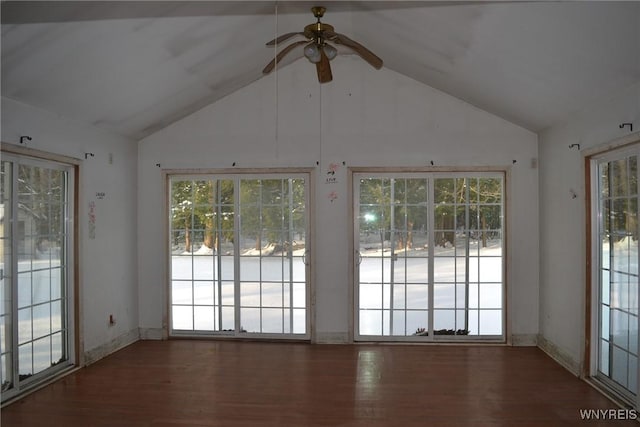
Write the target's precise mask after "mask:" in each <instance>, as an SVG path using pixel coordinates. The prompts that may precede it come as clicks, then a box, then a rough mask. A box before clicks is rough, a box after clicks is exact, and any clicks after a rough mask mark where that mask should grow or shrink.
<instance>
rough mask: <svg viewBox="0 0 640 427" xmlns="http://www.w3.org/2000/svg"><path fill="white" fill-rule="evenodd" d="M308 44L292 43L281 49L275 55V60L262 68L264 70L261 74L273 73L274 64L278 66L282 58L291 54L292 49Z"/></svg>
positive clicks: (302, 42)
mask: <svg viewBox="0 0 640 427" xmlns="http://www.w3.org/2000/svg"><path fill="white" fill-rule="evenodd" d="M306 43H308V41H307V40H300V41H297V42H294V43H291V44H290V45H289V46H287V47H285V48H284V49H282V50H281V51H280V52H278V54H277V55H276V57H275V58H273V59H272V60H271V61H270V62H269V63H268V64H267V66H266V67H264V70H262V72H263V73H264V74H269V73H270V72H271V71H273V69H274V68H275V66H276V64H278V63H279V62H280V61H281V60H282V58H284V56H285V55H286V54H287V53H289V52H291V51H292V50H293V49H295V48H296V47H297V46H300V45H301V44H306Z"/></svg>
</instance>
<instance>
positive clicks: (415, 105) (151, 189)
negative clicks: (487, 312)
mask: <svg viewBox="0 0 640 427" xmlns="http://www.w3.org/2000/svg"><path fill="white" fill-rule="evenodd" d="M332 67H333V75H334V81H333V82H332V83H329V84H327V85H323V86H321V87H320V86H319V85H318V82H317V80H316V73H315V70H314V67H313V66H312V65H311V64H309V63H308V62H306V61H304V60H300V61H297V62H295V63H293V64H292V65H290V66H288V67H285V68H283V69H281V70H280V71H279V74H278V76H277V82H278V84H277V91H276V77H275V76H274V75H270V76H267V77H265V78H263V79H260V80H258V81H257V82H255V83H253V84H252V85H250V86H248V87H245V88H244V89H242V90H240V91H238V92H236V93H234V94H232V95H230V96H228V97H226V98H224V99H222V100H221V101H219V102H217V103H215V104H213V105H210V106H208V107H206V108H204V109H202V110H200V111H198V112H196V113H195V114H193V115H191V116H189V117H187V118H185V119H183V120H181V121H179V122H177V123H174V124H173V125H172V126H170V127H168V128H166V129H164V130H162V131H160V132H158V133H156V134H154V135H151V136H149V137H147V138H145V139H144V140H142V141H141V142H140V144H139V154H138V161H139V164H138V177H139V181H138V183H139V204H138V227H139V231H138V232H139V234H138V239H139V241H140V242H141V245H140V250H139V252H138V260H139V286H140V290H139V292H140V296H139V300H140V326H141V331H142V336H143V337H149V338H153V337H155V338H158V337H161V336H162V335H163V331H162V328H163V319H166V305H167V301H166V298H167V281H166V277H165V269H166V254H165V253H164V249H163V248H164V247H165V246H164V242H163V238H164V237H163V236H165V231H164V227H165V223H164V221H163V212H164V211H166V208H165V206H164V193H163V192H164V187H163V181H162V171H161V169H176V168H230V167H232V164H233V163H234V162H235V163H236V167H237V168H253V167H316V162H317V161H319V162H320V166H318V167H316V174H317V175H316V177H317V181H316V182H317V191H316V197H315V201H314V202H315V231H316V241H315V245H314V247H313V250H314V252H315V263H316V264H315V267H316V268H315V273H316V274H315V286H316V288H315V289H316V303H317V307H316V332H317V335H316V339H317V340H318V341H338V342H340V341H346V340H347V339H348V338H347V337H348V336H349V335H348V332H349V320H350V316H351V315H352V314H351V313H352V310H351V305H350V301H349V286H350V279H349V274H348V266H349V264H348V263H349V258H350V253H349V250H348V239H349V222H350V219H349V216H348V203H349V201H348V200H347V196H348V189H347V174H346V168H342V169H341V170H340V171H339V173H338V175H337V178H338V181H339V182H338V184H336V185H332V186H327V185H325V184H324V175H325V173H326V168H327V166H328V165H329V163H331V162H338V163H340V164H342V162H345V163H346V167H350V166H389V167H402V166H416V167H424V166H427V165H429V164H430V162H431V161H434V162H435V165H436V166H464V167H475V166H500V167H505V168H510V171H511V179H510V182H509V183H508V185H509V188H510V189H511V191H510V193H509V194H508V196H509V198H510V206H509V209H510V217H509V221H510V237H511V240H510V243H511V244H510V246H509V257H510V264H509V285H508V286H509V290H508V295H509V298H510V301H511V304H512V305H511V307H510V310H509V323H510V328H511V332H512V334H514V342H517V343H529V344H534V343H535V337H536V334H537V333H538V216H537V211H538V209H537V206H538V199H537V197H538V173H537V172H538V171H537V169H536V168H533V167H532V159H535V158H537V156H538V152H537V136H536V135H535V134H533V133H531V132H529V131H527V130H524V129H522V128H520V127H518V126H515V125H513V124H510V123H508V122H505V121H504V120H501V119H499V118H497V117H495V116H492V115H490V114H488V113H486V112H483V111H481V110H478V109H476V108H474V107H472V106H470V105H468V104H466V103H464V102H462V101H460V100H458V99H454V98H452V97H450V96H447V95H445V94H443V93H441V92H438V91H436V90H434V89H431V88H429V87H427V86H424V85H422V84H420V83H417V82H415V81H413V80H411V79H409V78H407V77H403V76H401V75H399V74H397V73H395V72H392V71H390V70H387V69H382V70H380V71H375V70H373V69H372V68H370V67H369V66H368V65H366V64H365V63H364V62H363V61H361V60H360V59H358V58H356V57H350V56H345V57H343V56H340V57H338V58H337V59H336V60H334V61H333V62H332ZM276 94H277V97H276ZM320 105H321V106H322V107H320ZM276 111H277V114H276ZM276 118H277V121H276ZM276 122H277V125H276ZM276 132H277V140H276ZM513 160H516V163H515V164H514V163H513ZM157 163H160V164H161V168H159V167H157V166H156V164H157ZM333 190H335V191H337V193H338V199H337V200H336V201H334V202H331V201H330V200H329V199H328V197H327V194H328V193H329V192H331V191H333Z"/></svg>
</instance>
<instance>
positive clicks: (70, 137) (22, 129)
mask: <svg viewBox="0 0 640 427" xmlns="http://www.w3.org/2000/svg"><path fill="white" fill-rule="evenodd" d="M22 135H28V136H31V138H32V140H31V141H29V142H28V143H27V148H32V149H37V150H42V151H46V152H50V153H54V154H59V155H64V156H68V157H73V158H76V159H80V160H81V165H80V178H79V217H78V218H77V220H78V221H79V223H80V231H79V233H80V235H79V254H77V258H78V260H79V266H80V298H81V318H80V322H81V325H80V328H81V337H82V340H83V343H82V345H81V347H82V348H83V350H84V356H85V361H86V362H91V361H93V360H95V359H97V358H100V357H102V356H104V355H106V354H107V353H109V352H111V351H113V350H114V349H116V348H118V347H120V346H122V345H124V344H127V343H129V342H131V341H132V340H136V339H138V337H139V333H138V294H137V283H136V280H137V266H136V247H137V244H136V225H137V224H136V209H137V201H136V198H137V185H136V180H137V173H136V168H137V145H136V143H135V141H130V140H127V139H125V138H123V137H120V136H116V135H111V134H108V133H106V132H104V131H101V130H99V129H97V128H94V127H91V126H87V125H84V124H80V123H76V122H72V121H69V120H66V119H64V118H62V117H59V116H57V115H55V114H53V113H50V112H46V111H44V110H39V109H36V108H33V107H30V106H27V105H24V104H21V103H18V102H15V101H13V100H10V99H7V98H2V136H1V140H2V142H3V144H5V143H8V144H16V145H19V140H20V136H22ZM87 152H90V153H94V155H95V156H94V157H89V158H88V159H87V160H85V159H84V153H87ZM109 153H112V155H113V163H112V164H109V155H108V154H109ZM97 192H104V193H105V197H104V199H101V200H99V199H97V197H96V193H97ZM92 201H93V202H95V205H96V206H95V214H96V221H95V223H96V230H95V231H96V233H95V239H90V238H89V233H88V214H89V203H90V202H92ZM110 314H113V315H114V317H115V320H116V324H115V325H114V326H109V324H108V320H109V315H110Z"/></svg>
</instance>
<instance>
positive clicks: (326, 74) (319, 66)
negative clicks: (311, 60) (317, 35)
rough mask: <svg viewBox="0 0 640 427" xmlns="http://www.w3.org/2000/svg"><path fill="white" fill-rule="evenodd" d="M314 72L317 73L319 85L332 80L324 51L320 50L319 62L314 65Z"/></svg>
mask: <svg viewBox="0 0 640 427" xmlns="http://www.w3.org/2000/svg"><path fill="white" fill-rule="evenodd" d="M316 71H317V72H318V81H319V82H320V83H328V82H330V81H331V80H333V75H332V74H331V65H329V58H327V55H326V54H325V53H324V50H320V62H318V63H316Z"/></svg>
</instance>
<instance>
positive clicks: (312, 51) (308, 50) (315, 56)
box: [304, 42, 322, 64]
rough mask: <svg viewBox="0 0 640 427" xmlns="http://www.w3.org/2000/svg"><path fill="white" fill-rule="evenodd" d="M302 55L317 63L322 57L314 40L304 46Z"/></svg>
mask: <svg viewBox="0 0 640 427" xmlns="http://www.w3.org/2000/svg"><path fill="white" fill-rule="evenodd" d="M304 56H305V57H306V58H307V59H308V60H309V61H310V62H312V63H314V64H317V63H318V62H320V59H322V55H321V53H320V47H318V45H317V44H316V43H315V42H311V43H309V44H308V45H306V46H305V47H304Z"/></svg>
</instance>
